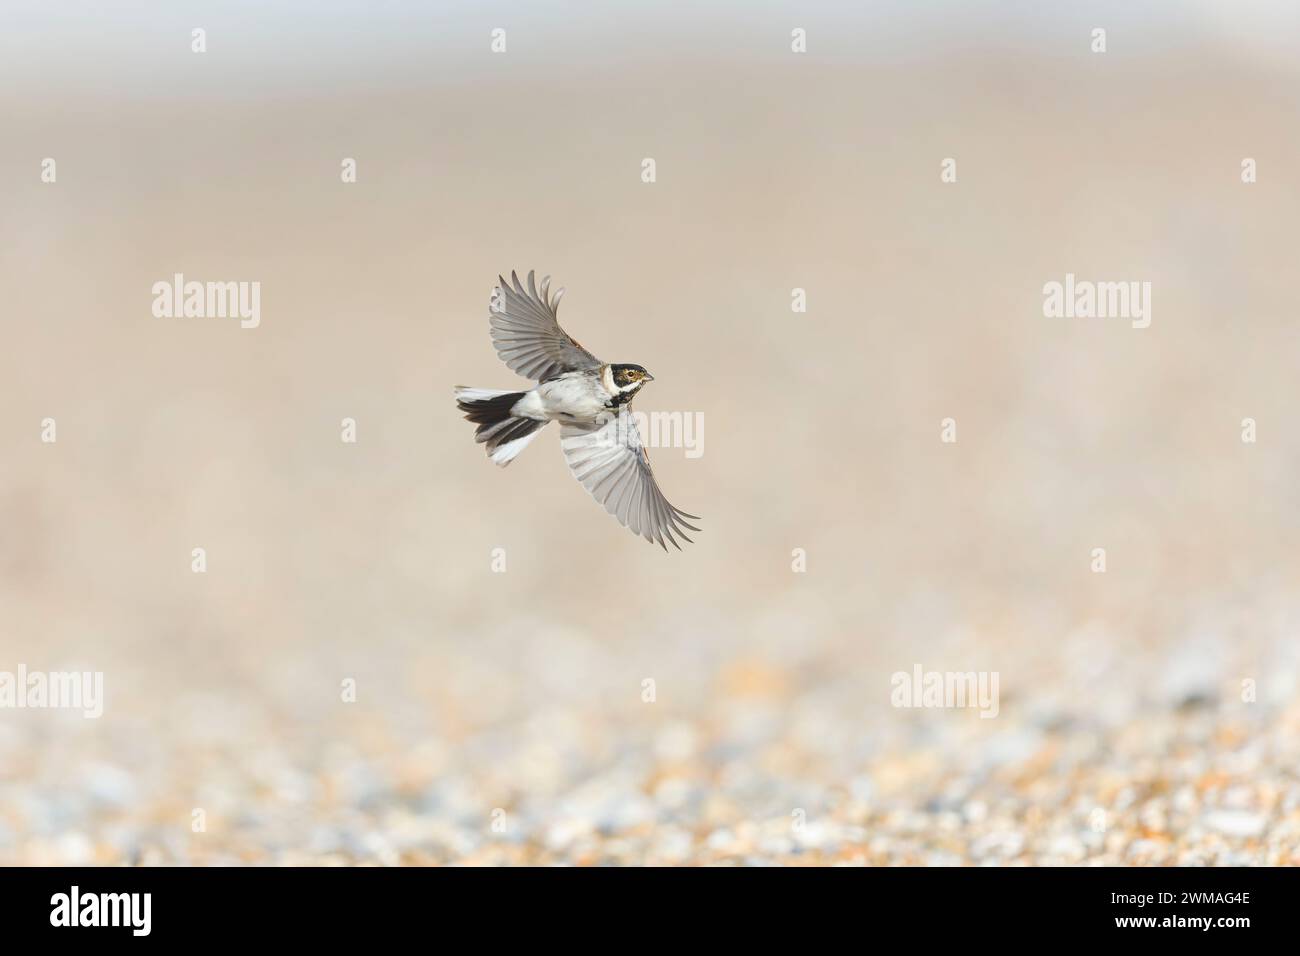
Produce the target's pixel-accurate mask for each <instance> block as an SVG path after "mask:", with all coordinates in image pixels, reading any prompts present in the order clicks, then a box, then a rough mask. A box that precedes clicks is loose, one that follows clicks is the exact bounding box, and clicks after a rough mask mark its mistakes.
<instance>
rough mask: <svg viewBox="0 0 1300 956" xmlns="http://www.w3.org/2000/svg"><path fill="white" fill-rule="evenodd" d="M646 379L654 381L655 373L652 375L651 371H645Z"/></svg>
mask: <svg viewBox="0 0 1300 956" xmlns="http://www.w3.org/2000/svg"><path fill="white" fill-rule="evenodd" d="M645 380H646V381H647V382H653V381H654V380H655V377H654V376H653V375H651V374H650V373H649V372H646V373H645Z"/></svg>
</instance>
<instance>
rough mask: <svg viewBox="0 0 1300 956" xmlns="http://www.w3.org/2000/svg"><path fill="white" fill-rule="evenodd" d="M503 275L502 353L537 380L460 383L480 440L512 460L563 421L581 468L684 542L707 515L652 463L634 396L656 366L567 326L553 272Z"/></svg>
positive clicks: (574, 466)
mask: <svg viewBox="0 0 1300 956" xmlns="http://www.w3.org/2000/svg"><path fill="white" fill-rule="evenodd" d="M510 280H511V281H510V282H507V281H506V280H505V277H504V276H498V277H497V285H496V287H495V288H494V289H493V290H492V298H491V304H490V305H489V307H488V324H489V330H490V333H491V336H492V343H493V345H494V346H496V350H497V354H498V355H499V356H500V357H501V360H502V361H503V362H505V363H506V365H507V366H508V367H509V368H510V369H511V370H512V371H514V372H517V373H518V374H520V375H522V376H524V377H525V378H528V379H532V380H533V381H534V382H536V383H537V384H536V386H535V387H533V388H530V389H526V390H524V391H512V390H502V389H491V388H469V387H467V386H464V385H457V386H455V392H456V406H457V407H458V408H459V409H460V410H461V411H462V412H464V413H465V418H466V419H468V420H469V421H470V422H472V423H473V424H475V425H477V426H478V428H477V429H476V430H475V432H474V440H475V441H476V442H479V443H481V444H483V445H484V446H485V447H486V450H487V453H488V457H489V458H491V459H492V461H493V462H495V463H496V464H497V465H500V466H501V467H505V466H506V465H508V464H510V462H512V461H514V460H515V458H516V457H517V456H518V455H519V453H520V452H522V451H523V450H524V449H525V448H526V447H528V444H529V443H530V442H531V441H532V440H533V439H534V438H536V437H537V435H538V434H539V433H540V432H541V430H542V429H543V428H545V427H546V425H547V423H549V422H559V423H560V448H561V450H562V451H563V452H564V458H565V461H566V462H567V463H568V466H569V470H570V471H571V472H572V473H573V476H574V477H575V478H577V479H578V481H579V482H581V483H582V486H583V487H584V488H586V489H587V491H589V492H590V493H591V495H592V497H593V498H595V499H596V501H597V502H599V503H600V504H602V505H604V506H605V510H606V511H608V512H609V513H610V514H611V515H613V516H614V517H615V518H617V519H618V521H619V523H620V524H622V525H623V526H624V527H626V528H628V529H629V530H631V531H632V533H633V534H636V535H639V536H641V537H643V538H645V539H646V540H647V541H649V542H651V543H652V544H658V545H659V546H660V547H661V548H663V549H664V550H665V551H667V550H668V546H667V545H666V544H665V543H664V542H665V540H666V541H668V542H669V543H671V544H672V545H673V546H674V547H676V548H677V550H679V551H680V550H681V547H682V546H681V545H680V544H678V543H677V537H678V536H680V537H681V538H684V539H685V540H686V541H688V542H690V541H692V539H691V538H690V537H688V536H687V534H686V531H685V530H684V529H690V530H691V531H699V530H700V529H699V528H697V527H696V526H695V525H693V524H690V523H689V522H688V521H687V519H691V520H694V521H699V520H700V519H699V517H698V516H697V515H692V514H687V513H686V512H684V511H682V510H681V509H679V508H675V507H673V505H671V504H669V502H668V499H667V498H665V497H664V495H663V492H661V491H660V490H659V485H658V483H657V482H656V481H655V476H654V472H653V471H652V470H651V468H650V456H649V455H648V454H646V450H645V447H644V446H643V445H642V443H641V436H640V434H639V433H638V431H637V427H636V423H635V422H633V421H632V418H631V416H630V415H628V414H627V411H628V407H629V404H630V403H631V401H632V399H633V398H635V397H636V395H637V393H639V392H640V391H641V389H642V388H644V387H645V385H646V383H647V382H653V381H654V376H653V375H651V374H650V373H649V372H648V371H646V369H645V368H644V367H643V366H641V365H636V364H633V363H620V362H602V361H601V360H600V359H598V358H596V356H594V355H592V354H591V353H590V352H588V351H587V350H586V349H585V348H583V347H582V346H581V345H579V344H578V342H577V340H575V339H574V338H573V337H572V336H571V335H569V334H568V333H567V332H565V331H564V329H562V328H560V323H559V319H558V318H557V316H556V313H557V311H558V309H559V305H560V299H561V297H562V296H563V295H564V289H560V290H559V291H557V292H556V293H555V295H554V296H552V295H551V292H550V285H551V277H550V276H545V277H544V278H543V279H542V282H541V286H540V287H539V286H538V285H537V283H536V281H535V272H532V271H530V272H529V273H528V280H527V283H526V284H525V283H523V282H520V281H519V275H518V273H517V272H513V271H512V272H511V273H510Z"/></svg>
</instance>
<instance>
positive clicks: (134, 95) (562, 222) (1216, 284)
mask: <svg viewBox="0 0 1300 956" xmlns="http://www.w3.org/2000/svg"><path fill="white" fill-rule="evenodd" d="M1098 27H1101V28H1104V29H1106V31H1107V52H1105V53H1104V54H1098V53H1093V52H1092V51H1091V45H1092V42H1093V41H1092V30H1093V29H1094V28H1098ZM195 28H203V29H204V30H205V31H206V45H207V52H205V53H203V54H197V53H194V52H192V50H191V43H192V34H191V31H192V30H193V29H195ZM496 28H501V29H504V30H505V31H506V34H505V37H506V52H504V53H495V54H494V53H493V52H492V51H491V46H490V45H491V41H492V36H491V34H492V31H493V30H494V29H496ZM795 28H802V29H804V30H806V31H807V53H805V54H796V53H793V52H791V31H792V30H793V29H795ZM1298 42H1300V13H1298V12H1297V10H1296V8H1295V7H1294V6H1293V5H1291V4H1288V3H1284V2H1280V0H1278V2H1233V3H1228V2H1222V3H1209V2H1177V3H1175V2H1168V3H1144V4H1137V5H1134V4H1128V3H1119V2H1115V3H1096V4H1090V5H1089V9H1087V10H1083V9H1074V6H1073V5H1070V6H1069V7H1067V6H1066V5H1050V8H1049V5H1043V4H1038V3H1030V2H1023V3H1019V2H976V3H960V4H959V3H956V2H930V3H925V4H915V3H903V2H888V3H871V4H866V5H859V4H850V3H848V2H822V3H799V4H795V3H745V4H741V3H739V2H715V3H711V4H707V5H688V4H684V3H669V4H662V3H655V4H651V3H641V4H620V5H617V6H614V5H602V4H596V3H553V2H538V3H529V4H523V3H519V2H511V3H490V2H489V3H470V2H451V3H438V4H417V3H399V2H379V3H362V2H347V3H344V2H318V3H304V2H296V3H287V4H280V5H277V6H276V8H275V9H269V8H267V7H266V6H265V5H263V4H260V3H254V2H251V0H250V2H230V3H223V4H220V5H210V4H201V3H167V4H144V3H134V4H126V5H123V6H121V7H116V8H106V7H102V6H100V5H96V4H90V3H67V4H59V5H56V6H55V5H49V4H45V3H36V2H28V0H17V2H10V3H6V4H5V6H4V8H3V11H2V12H0V115H2V116H3V118H4V134H3V141H2V142H3V146H2V148H0V191H2V199H0V208H3V213H2V214H0V288H3V291H4V318H3V323H4V333H5V335H4V338H5V347H4V348H3V349H0V383H2V384H0V397H2V399H3V400H2V401H0V436H3V447H4V455H3V466H0V609H2V611H3V613H0V671H15V670H16V669H17V668H18V667H19V665H20V664H21V665H25V666H26V667H27V668H28V669H29V670H43V671H59V670H90V671H102V672H103V675H104V688H105V705H104V706H105V710H104V715H103V716H102V717H101V718H100V719H98V720H86V719H83V718H82V716H81V715H80V714H79V713H75V712H66V711H49V710H46V711H38V710H22V711H19V710H0V863H6V864H13V863H18V864H61V863H105V864H117V863H132V864H151V863H162V864H172V863H195V864H264V863H265V864H276V863H309V864H318V863H319V864H338V863H341V864H352V863H379V864H398V863H406V864H425V863H429V864H436V863H468V864H512V863H553V862H556V863H579V864H587V863H590V864H600V863H619V864H708V863H738V864H745V863H784V864H799V863H805V864H820V863H859V864H871V865H875V864H890V863H914V864H915V863H923V864H943V865H956V864H1003V863H1007V864H1009V863H1028V864H1078V863H1090V862H1091V863H1096V862H1105V863H1123V864H1134V865H1140V864H1150V863H1210V864H1225V863H1230V864H1242V863H1296V862H1300V785H1298V782H1297V767H1298V766H1300V698H1298V697H1297V694H1298V693H1300V685H1298V684H1297V674H1298V673H1300V670H1298V669H1300V645H1298V644H1297V640H1296V637H1297V626H1298V624H1300V619H1298V612H1300V592H1298V591H1297V583H1298V572H1300V558H1298V557H1297V551H1296V547H1295V542H1296V539H1297V534H1298V533H1300V509H1298V508H1297V496H1296V493H1295V487H1296V482H1295V476H1296V473H1297V471H1298V470H1300V433H1297V430H1296V428H1295V414H1296V411H1295V407H1296V401H1295V399H1296V375H1295V361H1296V350H1297V346H1300V341H1298V339H1300V336H1298V334H1297V330H1298V329H1300V325H1297V321H1296V314H1295V310H1296V302H1297V296H1296V288H1295V282H1296V279H1295V254H1296V243H1295V223H1296V221H1297V216H1298V214H1300V192H1298V190H1297V183H1300V127H1298V126H1297V124H1296V122H1295V117H1296V116H1297V115H1298V111H1300V82H1298V80H1300V64H1298V63H1297V61H1296V59H1295V56H1294V52H1295V50H1296V48H1297V43H1298ZM47 157H48V158H53V159H55V160H56V162H57V182H55V183H52V184H51V183H43V182H42V181H41V163H42V160H43V159H45V158H47ZM647 157H650V158H653V159H654V160H655V161H656V166H657V170H656V171H657V180H656V181H655V182H654V183H650V184H647V183H644V182H642V179H641V168H642V160H643V159H644V158H647ZM948 157H951V158H954V159H955V160H956V163H957V173H958V178H957V182H956V183H952V184H944V183H941V182H940V163H941V162H942V161H943V160H944V159H945V158H948ZM1247 157H1250V158H1253V159H1255V160H1256V162H1257V164H1258V182H1256V183H1254V184H1250V185H1246V184H1243V183H1242V181H1241V163H1242V160H1243V159H1245V158H1247ZM345 158H353V159H355V161H356V164H357V182H356V183H352V184H345V183H343V182H342V181H341V178H340V169H341V165H340V164H341V163H342V162H343V160H344V159H345ZM511 269H518V270H519V271H520V273H521V274H522V273H524V272H525V271H526V270H529V269H536V270H537V271H538V275H539V277H540V276H541V275H542V274H544V273H545V274H550V275H551V276H553V277H554V284H555V285H557V286H559V285H563V286H566V287H567V289H568V292H567V295H566V297H565V299H564V303H563V305H562V307H561V309H560V318H561V321H562V322H563V323H564V325H565V326H566V328H567V329H568V330H569V331H570V332H571V333H573V335H574V336H575V337H577V338H578V339H579V340H580V341H581V342H583V343H584V344H585V345H587V346H588V347H589V348H590V349H591V350H592V351H593V352H595V353H596V354H597V355H599V356H601V357H602V358H605V359H607V360H613V361H631V362H637V363H640V364H642V365H644V366H646V367H647V368H649V369H650V370H652V371H653V372H654V374H655V376H656V381H655V383H654V384H653V385H652V386H650V387H649V388H647V389H646V390H645V391H644V392H643V393H642V396H641V397H640V398H638V401H637V407H638V408H639V409H640V410H642V411H646V412H650V411H655V410H662V411H682V412H688V413H696V412H698V413H700V414H702V416H703V419H704V424H705V431H704V435H703V438H704V445H703V452H704V453H703V455H702V457H699V458H696V459H691V458H688V457H687V456H686V454H685V452H684V451H683V450H682V449H676V448H663V449H659V450H657V451H655V452H654V461H655V468H656V473H657V475H658V478H659V482H660V485H661V487H662V488H663V489H664V491H665V493H666V494H667V496H668V498H669V499H670V500H671V501H672V502H673V503H674V504H676V505H678V506H679V507H681V508H683V509H684V510H686V511H688V512H691V513H692V514H698V515H702V516H703V521H702V523H701V526H702V527H703V529H704V531H703V532H702V533H701V534H699V535H697V536H696V542H697V543H696V544H694V545H690V546H686V549H685V550H684V551H683V552H682V553H677V552H676V551H673V552H671V553H668V554H665V553H664V552H662V551H661V550H659V549H658V548H657V547H651V546H649V545H647V544H646V543H645V542H644V541H640V540H638V539H636V538H635V537H633V536H632V535H631V534H630V533H629V532H628V531H626V530H624V529H622V528H620V527H619V526H618V525H617V523H616V522H615V521H614V520H613V519H612V518H610V517H609V516H608V515H606V514H604V513H603V511H602V509H601V508H600V507H599V506H597V505H596V504H595V503H593V501H592V500H591V499H590V497H589V496H588V495H587V493H586V492H585V491H584V490H583V489H582V488H581V486H579V485H578V483H577V482H575V481H574V480H573V478H572V477H571V476H570V475H569V473H568V470H567V468H566V467H565V465H564V461H563V458H562V456H561V454H560V451H559V449H558V447H557V445H558V434H557V432H556V430H555V429H554V428H551V429H548V430H547V431H546V432H543V433H542V434H541V435H540V437H539V438H538V439H537V440H536V441H535V442H534V443H533V444H532V446H531V447H530V448H529V449H528V450H527V451H526V452H525V453H524V454H523V455H522V456H521V457H520V458H519V459H518V460H517V461H516V462H515V463H514V464H512V465H511V467H510V468H509V469H506V470H501V469H498V468H495V467H494V466H492V465H491V464H490V463H489V462H488V461H487V459H486V457H485V456H484V454H483V451H482V448H481V447H479V446H476V445H475V444H474V442H473V427H472V426H471V425H469V424H468V423H466V422H465V421H463V420H462V419H461V417H460V416H459V414H458V413H457V412H456V409H455V406H454V404H453V401H452V393H451V388H452V385H453V384H468V385H475V386H484V387H499V388H506V387H511V386H514V385H522V383H521V381H520V380H519V379H517V378H516V377H515V376H514V374H513V373H511V372H510V371H509V370H507V369H506V368H505V367H504V366H503V365H502V364H500V362H499V361H498V360H497V358H496V356H495V353H494V350H493V348H492V346H491V342H490V340H489V338H488V334H487V306H488V297H489V294H490V292H491V289H492V286H493V285H494V283H495V279H496V276H497V274H498V273H499V272H506V273H508V272H509V270H511ZM178 272H179V273H183V274H184V275H185V276H186V278H187V279H193V280H198V281H249V282H251V281H258V282H260V283H261V324H260V327H259V328H257V329H248V330H245V329H240V328H239V325H238V322H237V321H236V320H230V319H195V318H190V319H185V318H155V317H154V316H153V315H152V313H151V305H152V299H153V294H152V291H151V288H152V285H153V283H155V282H157V281H160V280H164V281H167V280H170V278H171V276H172V275H173V274H174V273H178ZM1067 272H1069V273H1074V274H1075V275H1077V276H1078V277H1079V278H1081V279H1093V280H1136V281H1149V282H1150V283H1151V286H1152V322H1151V326H1150V328H1147V329H1145V330H1135V329H1133V328H1131V327H1130V323H1129V322H1128V321H1126V320H1123V319H1110V320H1099V319H1048V318H1045V317H1044V315H1043V308H1042V306H1043V295H1042V287H1043V285H1044V283H1047V282H1051V281H1062V280H1063V279H1064V276H1065V274H1066V273H1067ZM795 288H801V289H804V290H806V295H807V311H806V312H805V313H795V312H792V310H791V291H792V289H795ZM45 418H53V419H55V421H56V422H57V442H55V443H53V444H50V443H43V442H42V441H41V427H42V426H41V422H42V420H43V419H45ZM344 418H353V419H355V420H356V423H357V441H356V442H355V443H354V444H347V443H344V442H342V441H341V440H340V431H341V425H340V423H341V421H342V419H344ZM945 418H952V419H954V420H955V421H956V428H957V441H956V442H955V443H943V442H941V441H940V423H941V421H942V420H943V419H945ZM1244 418H1252V419H1254V420H1255V421H1256V422H1257V428H1258V440H1257V442H1255V443H1253V444H1248V443H1243V441H1242V439H1241V434H1242V420H1243V419H1244ZM198 547H201V548H204V549H205V550H206V553H207V571H206V573H203V574H196V573H193V572H192V571H191V552H192V550H193V549H194V548H198ZM498 548H499V549H504V555H505V561H506V570H505V572H504V573H494V572H493V569H492V557H493V549H498ZM1094 548H1105V549H1106V553H1107V570H1106V573H1104V574H1101V573H1093V571H1092V568H1091V565H1092V561H1093V556H1092V552H1093V549H1094ZM795 549H803V551H802V553H803V554H804V555H805V556H806V571H802V572H800V571H796V570H794V566H795V565H794V562H795V561H796V558H795ZM917 665H919V666H921V667H923V668H924V669H925V670H927V671H962V672H965V671H976V672H996V673H997V674H998V675H999V687H1000V706H999V711H998V715H997V717H996V718H994V719H981V718H980V717H979V715H978V714H977V713H976V712H975V711H973V710H970V709H900V708H895V707H893V706H891V701H890V694H891V690H892V688H891V682H890V681H891V675H892V674H894V673H895V672H898V671H906V672H911V671H912V669H913V668H914V667H915V666H917ZM345 681H354V682H355V687H356V699H355V701H345V700H344V699H343V692H342V687H343V685H344V682H345ZM646 681H653V682H654V683H653V688H654V693H653V698H654V699H653V701H647V700H646V699H645V697H646V696H647V695H646V692H645V690H644V688H645V687H647V686H650V685H646V684H645V683H644V682H646ZM1250 681H1253V682H1254V683H1253V685H1245V684H1244V683H1243V682H1250ZM1245 686H1251V687H1252V688H1253V690H1252V691H1250V692H1243V687H1245ZM195 810H202V811H203V815H202V818H203V821H204V824H203V828H202V830H201V832H196V831H195V828H194V820H195V819H196V817H195V815H194V811H195Z"/></svg>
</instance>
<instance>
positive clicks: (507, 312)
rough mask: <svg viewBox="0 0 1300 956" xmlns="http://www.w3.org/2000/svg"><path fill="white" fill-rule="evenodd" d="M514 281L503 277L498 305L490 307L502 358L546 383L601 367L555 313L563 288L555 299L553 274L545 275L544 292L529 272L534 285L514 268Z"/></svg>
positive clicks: (494, 302) (496, 291)
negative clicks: (552, 379) (525, 285)
mask: <svg viewBox="0 0 1300 956" xmlns="http://www.w3.org/2000/svg"><path fill="white" fill-rule="evenodd" d="M510 278H511V280H512V281H513V287H512V285H511V283H510V282H506V280H505V277H504V276H498V279H499V280H500V283H501V284H500V285H499V286H497V288H496V289H494V290H493V293H492V304H491V305H490V306H489V307H488V316H489V322H490V324H491V327H492V343H493V344H494V345H495V346H496V348H497V354H498V355H500V356H501V360H502V361H503V362H505V363H506V365H508V366H510V368H511V370H513V371H515V372H518V373H519V374H520V375H523V376H525V377H526V378H531V379H533V380H534V381H537V382H543V381H545V380H546V379H548V378H553V377H554V376H556V375H559V374H560V373H561V372H572V371H574V370H576V369H582V368H595V367H596V366H598V365H600V364H601V361H600V359H598V358H596V356H594V355H592V354H591V353H590V352H588V351H587V350H586V349H584V348H583V347H582V346H581V345H579V344H578V343H577V342H575V341H574V340H573V339H572V338H571V337H570V336H569V334H568V333H567V332H565V331H564V329H562V328H560V323H559V321H558V320H557V319H556V317H555V310H556V309H558V308H559V306H560V296H562V295H564V290H563V289H561V290H560V291H559V292H557V293H555V296H554V297H552V296H551V294H550V285H551V277H550V276H546V277H545V278H544V279H542V288H541V291H540V293H539V291H538V289H537V285H536V283H535V282H534V281H533V273H532V272H529V273H528V288H527V289H525V288H524V286H523V284H522V283H520V281H519V276H518V275H517V274H516V273H514V272H511V273H510Z"/></svg>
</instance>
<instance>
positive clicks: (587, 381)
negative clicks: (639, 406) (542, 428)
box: [515, 375, 606, 422]
mask: <svg viewBox="0 0 1300 956" xmlns="http://www.w3.org/2000/svg"><path fill="white" fill-rule="evenodd" d="M605 398H606V396H605V394H604V392H603V390H598V387H597V386H596V383H595V382H593V381H592V379H591V378H590V377H589V376H585V375H582V376H576V375H575V376H573V377H567V376H566V377H562V378H558V379H556V380H554V381H552V382H543V383H542V384H541V385H538V386H537V388H535V389H533V390H532V391H531V392H529V393H528V395H526V396H524V398H522V399H520V400H519V402H518V404H517V405H516V406H515V409H516V414H520V412H519V411H518V409H519V408H520V407H521V406H524V404H525V402H528V405H527V414H528V417H529V418H545V419H547V420H548V421H555V420H565V419H568V420H572V421H584V422H589V421H593V420H595V418H596V417H597V416H598V415H600V414H601V412H603V411H605V410H606V409H605Z"/></svg>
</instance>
